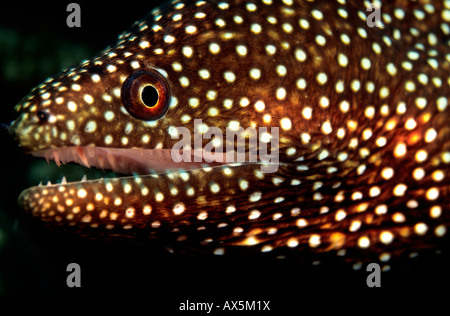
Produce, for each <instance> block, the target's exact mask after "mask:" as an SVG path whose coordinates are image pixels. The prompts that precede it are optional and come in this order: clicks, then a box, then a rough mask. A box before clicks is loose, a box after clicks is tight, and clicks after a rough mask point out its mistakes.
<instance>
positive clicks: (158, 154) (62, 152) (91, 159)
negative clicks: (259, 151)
mask: <svg viewBox="0 0 450 316" xmlns="http://www.w3.org/2000/svg"><path fill="white" fill-rule="evenodd" d="M171 151H172V150H171V149H142V148H108V147H86V146H65V147H57V148H50V149H44V150H37V151H33V152H31V154H32V155H33V156H36V157H41V158H45V159H46V160H47V162H49V161H50V160H53V161H54V162H55V163H56V164H57V165H58V166H61V165H62V164H67V163H75V164H78V165H80V166H83V167H87V168H91V167H94V168H97V169H101V170H103V171H112V172H114V173H118V174H122V175H125V176H126V175H132V174H139V175H145V174H152V173H168V172H171V171H175V170H180V169H182V170H191V169H196V168H200V167H205V166H209V167H212V166H217V165H221V164H222V163H218V162H207V161H206V160H205V158H204V157H205V156H203V152H202V151H192V155H191V159H189V160H190V162H184V161H181V162H174V161H173V159H172V156H171ZM198 157H200V158H198ZM82 180H85V178H83V179H82ZM65 181H66V180H65V177H64V178H63V180H62V183H64V182H65Z"/></svg>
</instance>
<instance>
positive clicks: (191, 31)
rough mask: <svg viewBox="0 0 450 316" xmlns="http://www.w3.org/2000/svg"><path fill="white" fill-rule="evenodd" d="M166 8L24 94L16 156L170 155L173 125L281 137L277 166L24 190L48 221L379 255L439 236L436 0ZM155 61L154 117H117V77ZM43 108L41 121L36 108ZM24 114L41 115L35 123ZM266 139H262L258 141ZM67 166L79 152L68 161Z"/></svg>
mask: <svg viewBox="0 0 450 316" xmlns="http://www.w3.org/2000/svg"><path fill="white" fill-rule="evenodd" d="M366 5H367V3H365V2H363V1H352V0H341V1H300V0H299V1H294V0H283V1H281V0H280V1H272V0H262V1H256V0H246V1H243V0H233V1H229V2H226V1H220V2H216V1H193V2H183V1H175V2H174V3H171V4H167V5H166V6H163V7H161V8H157V9H154V10H153V11H152V12H151V13H150V14H149V15H148V16H147V17H146V18H144V19H143V20H141V21H138V22H136V23H135V24H134V25H133V27H132V28H131V29H130V30H129V31H127V32H125V33H123V34H122V35H120V37H119V40H118V43H117V44H116V45H115V46H112V47H110V48H108V49H106V50H105V51H104V52H102V53H101V54H100V55H99V56H98V57H95V58H93V59H91V60H88V61H85V62H82V63H81V64H80V65H78V66H76V67H74V68H70V69H68V70H66V71H65V72H63V73H62V74H60V75H58V76H56V77H53V78H50V79H48V80H47V81H45V82H44V83H43V84H41V85H39V86H38V87H36V88H35V89H34V90H33V91H32V92H31V93H30V94H29V95H28V96H27V97H25V98H24V99H23V100H22V101H21V102H20V103H19V104H18V105H17V107H16V109H17V111H18V112H19V114H20V116H19V117H18V119H17V120H16V121H15V122H14V124H13V125H12V128H11V133H12V134H13V135H14V137H15V138H16V139H17V141H18V142H19V144H20V146H21V147H23V148H24V149H25V150H26V151H29V152H33V151H36V150H45V149H48V148H58V147H76V148H77V149H80V148H85V147H104V148H147V149H155V148H156V149H170V148H172V146H173V145H174V144H175V143H176V142H178V139H172V138H171V130H173V127H178V126H185V127H187V128H188V129H189V130H190V131H191V133H193V120H194V119H202V122H203V123H204V124H206V126H217V127H220V128H222V129H225V128H226V127H230V126H241V127H243V128H244V129H245V128H247V127H256V128H258V127H279V128H280V129H279V131H280V138H279V153H280V165H279V168H278V170H277V172H275V173H262V172H261V165H260V164H259V163H241V164H239V163H235V164H231V165H222V166H214V167H212V166H207V167H203V168H197V169H194V170H171V171H169V172H162V173H153V174H148V175H139V176H138V175H134V176H128V177H123V178H114V179H100V180H89V181H81V182H74V183H62V184H51V185H47V186H37V187H32V188H29V189H27V190H25V191H24V192H23V193H22V194H21V196H20V198H19V200H20V204H21V206H22V207H23V208H24V209H25V210H26V211H27V212H29V213H31V214H33V215H34V216H36V217H38V218H40V219H41V220H42V221H44V222H47V223H48V224H51V225H53V226H60V227H62V228H64V229H68V230H74V231H76V232H77V233H79V234H81V235H86V236H90V237H96V238H111V237H112V236H116V237H117V236H119V237H123V238H127V237H129V238H137V239H138V240H150V241H152V240H154V241H155V242H157V243H159V244H162V245H164V246H166V247H167V248H168V249H169V250H170V251H188V252H190V251H192V252H195V251H200V252H209V253H214V254H216V255H223V254H229V253H234V252H239V251H243V252H245V253H254V252H256V253H271V254H275V255H278V256H286V255H288V254H292V255H298V256H301V257H307V256H308V255H313V256H316V255H317V256H319V257H320V254H332V255H333V256H335V255H337V256H339V257H342V259H343V260H356V261H361V262H362V261H365V260H381V261H384V262H386V261H389V260H390V259H391V258H392V257H394V256H398V255H400V254H407V255H411V254H412V255H414V254H415V253H416V251H418V250H420V249H423V248H430V247H436V245H438V244H439V242H440V241H442V240H443V239H445V236H446V233H447V227H448V225H449V220H450V216H449V214H450V209H449V205H450V204H449V198H448V193H449V183H450V181H449V164H450V141H449V135H450V134H449V127H448V123H449V118H450V112H449V111H450V110H449V107H448V96H449V92H450V87H449V85H450V77H449V71H450V65H449V61H450V53H449V49H448V38H449V37H448V36H449V34H450V23H449V22H450V5H449V3H448V2H442V1H434V2H429V1H417V2H408V1H400V0H398V1H386V2H383V3H382V5H381V20H380V21H378V22H377V27H368V26H367V23H366V18H367V15H368V14H369V13H370V12H368V11H367V10H366ZM143 69H155V70H156V71H158V72H159V73H161V74H162V75H163V76H164V77H166V79H167V82H168V84H169V86H170V93H171V95H170V96H169V97H170V108H169V110H168V111H167V113H166V114H165V115H164V116H163V117H162V118H160V119H158V120H155V121H142V120H139V119H137V118H134V117H132V116H131V115H130V114H129V113H128V112H127V110H126V109H125V108H124V106H123V104H122V101H121V98H120V93H121V87H122V83H123V82H124V81H125V80H126V78H127V77H128V76H130V75H131V74H133V73H134V72H136V71H138V70H143ZM43 112H45V113H43ZM40 116H43V118H42V117H41V119H40V118H39V117H40ZM270 136H271V135H270V134H266V135H264V136H263V137H269V138H270ZM81 160H83V159H81Z"/></svg>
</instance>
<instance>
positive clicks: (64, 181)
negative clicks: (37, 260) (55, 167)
mask: <svg viewBox="0 0 450 316" xmlns="http://www.w3.org/2000/svg"><path fill="white" fill-rule="evenodd" d="M66 183H67V179H66V177H65V176H64V177H62V179H61V184H66Z"/></svg>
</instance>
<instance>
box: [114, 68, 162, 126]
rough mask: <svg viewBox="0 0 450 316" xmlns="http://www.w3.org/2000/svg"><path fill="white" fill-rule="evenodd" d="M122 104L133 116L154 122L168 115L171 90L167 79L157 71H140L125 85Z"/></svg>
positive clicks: (126, 81) (129, 78) (122, 91)
mask: <svg viewBox="0 0 450 316" xmlns="http://www.w3.org/2000/svg"><path fill="white" fill-rule="evenodd" d="M121 97H122V103H123V105H124V106H125V109H127V111H128V113H130V115H131V116H133V117H135V118H137V119H139V120H143V121H153V120H157V119H159V118H161V117H162V116H163V115H164V114H166V112H167V109H168V108H169V99H170V90H169V85H168V84H167V81H166V79H164V77H163V76H161V75H160V74H159V73H158V72H156V71H151V70H139V71H136V72H135V73H133V74H131V75H130V76H129V77H128V78H127V79H126V80H125V82H124V83H123V85H122V90H121Z"/></svg>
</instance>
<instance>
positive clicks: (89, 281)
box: [0, 0, 450, 310]
mask: <svg viewBox="0 0 450 316" xmlns="http://www.w3.org/2000/svg"><path fill="white" fill-rule="evenodd" d="M69 2H70V1H59V2H57V4H55V3H45V2H44V3H42V2H41V1H39V2H37V3H33V2H26V3H19V2H17V1H16V2H15V3H11V4H10V5H8V7H6V8H5V7H2V10H1V12H0V96H1V98H0V123H9V122H10V121H11V120H13V119H14V117H15V115H14V112H13V107H14V105H15V104H16V103H17V102H18V101H19V100H20V99H21V98H22V97H23V96H25V95H26V94H27V93H28V92H29V91H30V90H31V89H32V88H33V87H34V86H35V85H37V84H39V83H40V82H41V81H43V80H45V79H46V78H47V77H48V76H52V75H55V74H57V73H58V72H59V71H61V70H62V69H64V68H65V67H67V66H70V65H72V64H76V63H78V62H79V61H80V60H82V59H85V58H89V57H91V56H93V55H94V54H96V53H98V52H99V51H100V50H102V49H103V48H105V47H106V46H107V45H110V44H113V43H114V42H115V39H116V37H117V36H118V35H119V33H121V32H122V31H124V30H125V29H126V28H128V27H129V26H131V24H132V23H133V22H134V21H135V20H137V19H140V18H142V17H143V16H144V15H145V14H146V13H147V12H149V11H150V10H151V9H152V8H153V7H155V6H156V5H157V4H158V1H153V2H152V1H147V2H145V4H143V3H144V2H136V1H130V0H128V1H126V3H123V2H121V1H108V2H106V1H96V2H95V3H94V4H93V3H92V2H93V1H89V2H88V1H77V3H79V4H80V6H81V14H82V18H81V25H82V27H81V28H68V27H67V26H66V17H67V15H68V13H67V12H66V6H67V4H68V3H69ZM8 136H9V135H8V134H7V133H6V132H4V131H2V133H1V134H0V142H1V149H0V152H1V153H0V157H1V170H2V172H1V177H0V294H3V295H23V294H27V295H47V294H50V295H76V294H99V293H100V294H113V293H114V294H119V293H120V294H144V295H146V296H147V300H146V302H147V303H148V304H150V305H149V306H158V305H163V303H162V302H166V301H168V303H164V307H165V308H166V310H176V309H177V308H178V306H179V304H180V303H181V302H185V300H186V299H189V300H191V301H195V302H208V301H215V302H216V303H220V304H223V302H224V300H226V299H228V300H236V299H239V300H244V299H254V300H270V301H271V305H270V306H271V309H272V310H280V309H281V308H292V309H295V310H298V308H299V307H300V306H301V305H303V304H308V296H309V295H312V296H316V295H318V296H319V297H321V298H323V299H327V298H328V297H333V296H340V295H343V296H345V297H346V298H347V300H346V301H347V302H348V301H351V297H353V296H354V295H355V294H357V293H359V294H361V293H363V295H365V296H366V297H369V298H371V297H373V295H374V293H376V292H377V291H378V293H379V292H380V290H375V289H367V287H366V275H367V273H366V272H364V271H363V270H364V269H363V270H362V271H359V272H355V271H353V270H352V268H351V266H350V265H333V264H331V265H329V266H319V267H312V266H311V265H310V264H305V263H302V262H301V261H300V262H299V261H298V260H276V259H272V258H265V257H262V258H261V257H256V258H255V257H245V256H241V257H231V258H230V257H212V256H206V257H205V256H187V255H186V256H181V255H171V254H167V253H165V252H162V251H159V250H153V249H149V248H147V247H144V246H140V245H137V244H110V243H108V244H105V243H102V242H95V241H88V240H80V239H77V238H72V237H70V236H65V235H64V234H57V233H54V232H50V231H48V230H47V229H45V228H43V227H41V226H40V225H39V224H38V223H36V222H35V221H33V220H32V219H30V218H29V217H28V216H26V215H24V214H23V213H22V211H21V210H20V209H18V207H17V205H16V201H17V197H18V195H19V193H20V192H21V190H23V189H25V188H27V187H29V186H32V185H36V184H37V183H38V182H39V180H44V181H45V180H46V179H47V178H48V174H55V173H56V174H58V173H59V172H60V171H59V170H56V171H55V169H54V168H51V167H48V166H47V164H46V162H45V161H44V162H42V161H39V160H37V159H34V158H32V157H29V156H26V155H23V154H21V153H20V152H19V150H18V149H17V148H16V146H15V144H14V143H13V141H12V140H11V139H10V138H9V137H8ZM61 175H62V173H61ZM74 177H75V178H77V177H78V179H80V178H81V176H79V175H75V176H74ZM71 262H76V263H78V264H80V265H81V272H82V274H81V277H82V287H81V288H78V289H75V288H68V287H67V286H66V276H67V272H66V267H67V265H68V264H69V263H71ZM449 263H450V260H449V256H448V254H445V253H444V254H443V255H440V256H425V257H421V256H419V258H417V259H412V260H410V261H407V262H402V263H400V264H398V265H394V266H392V269H391V270H390V271H389V272H385V273H383V274H382V288H381V291H383V290H386V289H393V290H394V291H396V293H401V292H403V291H414V292H423V291H430V290H432V289H435V288H439V287H442V286H448V284H449V281H450V273H449V272H448V269H449V268H448V267H450V266H449Z"/></svg>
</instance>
